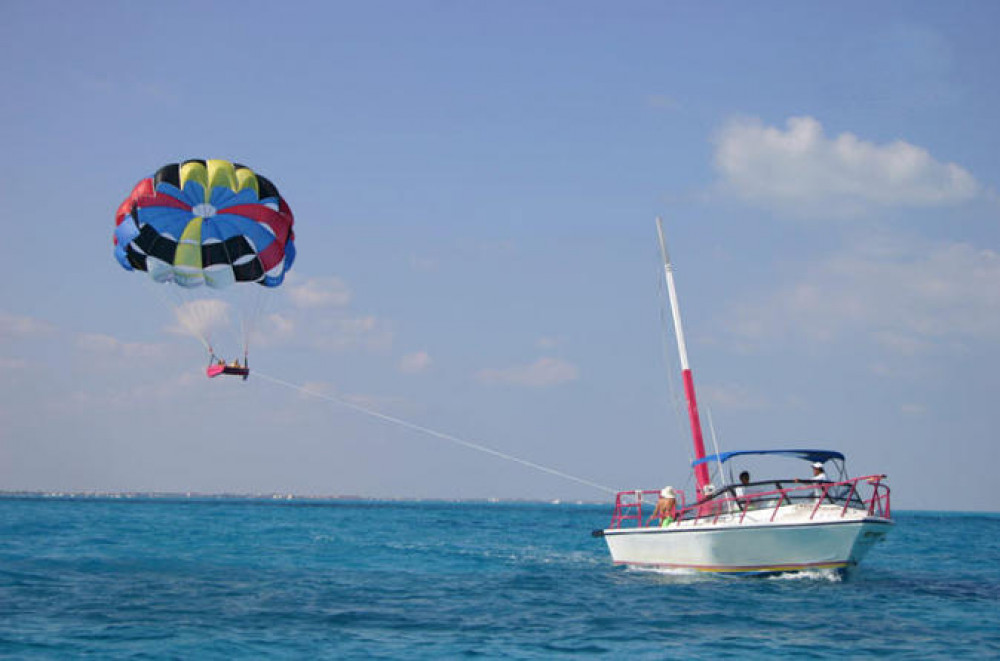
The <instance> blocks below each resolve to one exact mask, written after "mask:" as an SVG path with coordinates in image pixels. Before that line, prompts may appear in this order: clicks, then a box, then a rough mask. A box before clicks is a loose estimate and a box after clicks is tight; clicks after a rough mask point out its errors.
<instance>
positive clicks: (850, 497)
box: [609, 475, 892, 529]
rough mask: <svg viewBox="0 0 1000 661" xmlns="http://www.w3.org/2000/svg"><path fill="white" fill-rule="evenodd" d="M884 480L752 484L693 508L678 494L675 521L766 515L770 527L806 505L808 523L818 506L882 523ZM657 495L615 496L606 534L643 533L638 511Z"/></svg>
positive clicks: (887, 514)
mask: <svg viewBox="0 0 1000 661" xmlns="http://www.w3.org/2000/svg"><path fill="white" fill-rule="evenodd" d="M884 479H885V475H868V476H865V477H856V478H853V479H850V480H844V481H843V482H820V483H810V482H808V481H802V482H798V483H797V486H794V487H784V486H782V483H787V482H794V480H791V479H789V480H769V481H768V482H766V483H764V482H755V483H752V484H751V485H749V486H746V487H741V486H739V485H731V486H728V487H726V488H725V489H723V490H722V491H721V492H720V493H719V494H717V495H715V496H714V497H712V498H709V499H706V500H703V501H701V502H698V503H694V504H693V505H691V506H690V507H688V506H687V505H686V502H685V499H684V492H683V491H679V490H678V492H677V493H678V506H677V515H676V519H677V520H678V521H705V522H709V521H711V522H713V523H714V522H716V521H718V520H719V517H720V516H722V515H731V514H736V513H737V512H738V513H739V514H740V518H739V522H740V523H742V522H743V520H744V518H745V517H746V514H747V512H750V511H755V512H760V511H765V510H767V509H771V518H770V520H771V521H773V520H774V517H775V516H776V515H777V514H778V511H779V509H780V508H781V507H782V506H783V505H791V504H812V505H813V509H812V512H811V513H810V515H809V518H810V519H811V518H812V517H814V516H815V515H816V512H818V511H819V508H820V505H823V504H837V505H842V509H841V510H840V515H841V516H845V515H846V514H847V512H848V510H855V511H856V510H864V511H865V512H866V513H867V514H868V515H869V516H878V517H881V518H885V519H888V518H891V515H892V511H891V506H890V500H889V486H888V485H887V484H885V483H884V482H883V481H882V480H884ZM764 484H773V485H774V488H773V489H767V490H765V489H764V488H763V487H762V485H764ZM737 489H743V490H744V493H742V495H740V492H738V491H736V490H737ZM751 490H752V491H751ZM659 494H660V492H659V491H658V490H646V491H640V490H634V491H620V492H619V493H618V494H617V496H616V497H615V511H614V514H613V515H612V517H611V525H610V526H609V528H612V529H615V528H641V527H644V523H643V514H644V512H643V509H644V506H645V507H646V513H648V514H649V515H652V513H653V510H654V508H655V506H656V500H657V498H658V497H659ZM657 525H658V524H657Z"/></svg>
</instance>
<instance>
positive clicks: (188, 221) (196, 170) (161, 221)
mask: <svg viewBox="0 0 1000 661" xmlns="http://www.w3.org/2000/svg"><path fill="white" fill-rule="evenodd" d="M293 224H294V217H293V216H292V211H291V209H290V208H289V206H288V203H287V202H285V200H284V198H282V197H281V194H280V193H279V192H278V188H277V187H276V186H275V185H274V184H273V183H272V182H271V181H270V180H268V179H267V178H266V177H263V176H261V175H259V174H256V173H255V172H254V171H253V170H251V169H250V168H248V167H247V166H245V165H241V164H239V163H232V162H230V161H225V160H219V159H210V160H189V161H184V162H182V163H170V164H167V165H164V166H163V167H161V168H160V169H159V170H157V171H156V172H155V173H154V174H153V175H151V176H149V177H146V178H145V179H142V180H141V181H139V183H137V184H136V185H135V187H134V188H133V189H132V192H131V193H129V195H128V197H126V198H125V200H124V201H123V202H122V203H121V205H120V206H119V207H118V212H117V213H116V214H115V234H114V243H115V258H116V259H117V260H118V262H119V263H120V264H121V265H122V267H123V268H125V269H126V270H129V271H132V270H139V271H146V272H147V273H148V274H149V276H150V277H152V278H153V279H154V280H157V281H159V282H173V283H175V284H177V285H179V286H181V287H185V288H190V287H200V286H203V285H204V286H208V287H213V288H222V287H227V286H229V285H231V284H233V283H237V282H256V283H258V284H261V285H264V286H265V287H277V286H278V285H280V284H281V283H282V281H283V280H284V278H285V274H286V273H287V272H288V270H289V269H290V268H291V267H292V263H293V262H294V260H295V233H294V231H293V229H292V225H293Z"/></svg>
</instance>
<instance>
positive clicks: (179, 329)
mask: <svg viewBox="0 0 1000 661" xmlns="http://www.w3.org/2000/svg"><path fill="white" fill-rule="evenodd" d="M230 308H231V306H230V304H229V303H227V302H226V301H223V300H221V299H218V298H204V299H198V300H193V301H187V302H185V303H182V304H180V305H176V306H174V315H175V317H176V319H177V325H176V326H170V327H169V328H167V330H168V331H169V332H171V333H175V334H178V335H194V336H195V337H207V336H209V335H211V333H212V331H215V330H220V329H224V328H227V327H228V326H229V312H230Z"/></svg>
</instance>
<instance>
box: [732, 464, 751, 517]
mask: <svg viewBox="0 0 1000 661" xmlns="http://www.w3.org/2000/svg"><path fill="white" fill-rule="evenodd" d="M752 493H753V490H752V488H751V486H750V471H743V472H742V473H740V483H739V484H738V485H737V486H735V487H733V494H734V495H735V496H736V498H737V500H738V501H739V504H740V509H749V507H750V498H749V496H750V495H751V494H752Z"/></svg>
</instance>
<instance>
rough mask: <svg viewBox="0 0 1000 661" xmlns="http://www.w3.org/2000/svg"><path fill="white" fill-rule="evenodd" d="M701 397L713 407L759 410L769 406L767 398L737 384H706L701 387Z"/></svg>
mask: <svg viewBox="0 0 1000 661" xmlns="http://www.w3.org/2000/svg"><path fill="white" fill-rule="evenodd" d="M701 391H702V392H703V393H704V394H705V397H704V398H703V399H704V401H705V402H706V403H710V404H711V405H712V406H713V408H720V409H738V410H744V411H759V410H763V409H767V408H769V407H770V403H769V402H768V401H767V399H766V398H765V397H764V396H763V395H761V394H760V393H758V392H754V391H752V390H750V389H749V388H746V387H745V386H739V385H721V386H712V385H706V386H704V387H702V388H701Z"/></svg>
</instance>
